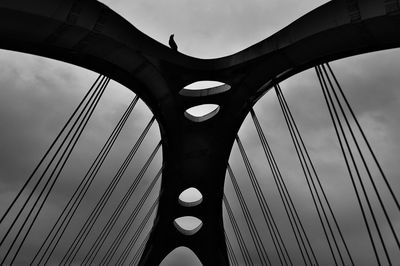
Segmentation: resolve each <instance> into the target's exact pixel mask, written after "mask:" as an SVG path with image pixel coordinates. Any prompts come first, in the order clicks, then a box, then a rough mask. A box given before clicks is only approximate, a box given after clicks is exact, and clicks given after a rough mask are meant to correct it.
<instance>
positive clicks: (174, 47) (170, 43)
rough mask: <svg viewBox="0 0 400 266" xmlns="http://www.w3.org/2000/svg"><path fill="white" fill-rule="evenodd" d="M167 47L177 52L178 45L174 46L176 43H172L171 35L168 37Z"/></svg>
mask: <svg viewBox="0 0 400 266" xmlns="http://www.w3.org/2000/svg"><path fill="white" fill-rule="evenodd" d="M168 43H169V47H171V49H172V50H174V51H178V45H176V42H175V41H174V34H171V36H169V42H168Z"/></svg>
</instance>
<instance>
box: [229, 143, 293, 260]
mask: <svg viewBox="0 0 400 266" xmlns="http://www.w3.org/2000/svg"><path fill="white" fill-rule="evenodd" d="M236 142H237V144H238V147H239V151H240V154H241V155H242V158H243V161H244V163H245V166H246V170H247V173H248V175H249V177H250V181H251V183H252V186H253V189H254V191H255V193H256V197H257V201H258V203H259V205H260V207H261V210H262V213H263V217H264V220H265V222H266V224H267V227H268V230H269V232H270V235H271V239H272V240H273V244H274V246H275V250H276V253H277V254H278V258H279V260H280V262H281V264H282V265H283V263H284V262H285V264H286V265H288V264H292V262H291V260H290V256H289V253H288V251H287V248H286V246H285V243H284V242H283V240H282V236H281V234H280V232H279V229H278V227H277V225H276V222H275V219H274V217H273V215H272V212H271V209H270V208H269V206H268V203H267V201H266V199H265V197H264V193H263V192H262V190H261V187H260V185H259V183H258V181H257V178H256V175H255V173H254V170H253V168H252V166H251V164H250V161H249V159H248V157H247V155H246V152H245V150H244V147H243V144H242V142H241V141H240V138H239V136H236ZM285 255H286V256H285ZM286 257H287V258H289V261H287V259H286ZM283 261H284V262H283Z"/></svg>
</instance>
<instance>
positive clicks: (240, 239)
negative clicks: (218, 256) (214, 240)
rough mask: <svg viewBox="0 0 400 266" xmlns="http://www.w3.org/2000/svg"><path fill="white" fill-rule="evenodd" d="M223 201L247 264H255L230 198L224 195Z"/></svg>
mask: <svg viewBox="0 0 400 266" xmlns="http://www.w3.org/2000/svg"><path fill="white" fill-rule="evenodd" d="M223 202H224V205H225V209H226V212H227V213H228V217H229V220H230V221H231V224H232V228H233V232H234V233H235V236H236V240H237V241H238V244H239V248H240V252H241V253H242V257H243V260H244V262H245V264H246V265H254V264H253V260H252V258H251V256H250V253H249V250H248V248H247V246H246V242H244V240H243V236H242V233H241V232H240V228H239V226H238V224H237V221H236V219H235V216H234V215H233V212H232V209H231V206H230V204H229V202H228V199H227V198H226V196H225V195H224V197H223Z"/></svg>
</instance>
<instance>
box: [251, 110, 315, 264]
mask: <svg viewBox="0 0 400 266" xmlns="http://www.w3.org/2000/svg"><path fill="white" fill-rule="evenodd" d="M250 113H251V116H252V119H253V122H254V125H255V127H256V130H257V133H258V136H259V138H260V141H261V144H262V146H263V150H264V153H265V156H266V157H267V161H268V164H269V166H270V168H271V172H272V176H273V179H274V182H275V184H276V186H277V189H278V192H279V195H280V197H281V200H282V202H283V206H284V208H285V211H286V214H287V216H288V219H289V223H290V225H291V228H292V231H293V234H294V236H295V239H296V242H297V245H298V247H299V250H300V253H301V256H302V258H303V261H304V263H305V264H307V262H306V258H305V254H304V252H307V247H306V244H305V243H304V239H303V236H302V233H303V235H304V237H305V238H306V241H307V244H308V248H309V249H310V250H312V246H311V244H310V241H309V239H308V236H307V234H306V232H305V230H304V226H303V224H302V222H301V220H300V217H299V215H298V212H297V209H296V207H295V206H294V204H293V200H292V198H291V196H290V194H289V191H288V189H287V186H286V184H285V182H284V179H283V177H282V174H281V172H280V170H279V167H278V165H277V163H276V160H275V158H274V155H273V153H272V150H271V148H270V146H269V144H268V142H267V139H266V137H265V135H264V132H263V130H262V128H261V125H260V123H259V121H258V118H257V116H256V114H255V112H254V110H253V109H251V110H250ZM296 218H297V219H296ZM293 223H294V225H293ZM299 226H300V228H299ZM300 229H301V230H300ZM297 235H298V236H297ZM299 238H300V241H301V243H300V241H299ZM303 249H304V252H303ZM289 258H290V257H289Z"/></svg>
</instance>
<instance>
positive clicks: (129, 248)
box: [115, 197, 159, 265]
mask: <svg viewBox="0 0 400 266" xmlns="http://www.w3.org/2000/svg"><path fill="white" fill-rule="evenodd" d="M158 200H159V197H157V198H156V200H155V201H154V203H153V205H152V206H151V207H150V209H149V211H148V212H147V214H146V216H145V217H144V218H143V220H142V222H141V223H140V225H139V227H138V228H137V230H136V231H135V233H134V234H133V236H132V238H131V240H130V241H129V242H128V244H127V245H126V247H125V248H124V250H123V251H122V253H121V255H120V256H119V258H118V260H117V262H116V263H115V265H123V264H124V263H125V261H126V259H127V258H128V256H129V254H130V253H131V251H132V249H133V246H134V245H135V243H136V242H137V240H138V238H139V236H140V235H141V234H142V232H143V229H144V228H145V227H146V224H147V223H148V221H149V219H150V217H151V215H152V214H153V212H154V210H155V208H156V206H157V204H158Z"/></svg>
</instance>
